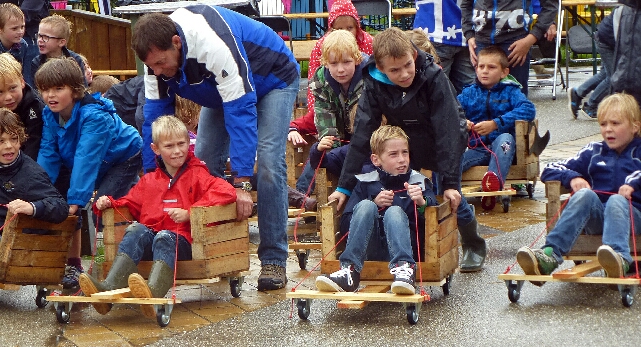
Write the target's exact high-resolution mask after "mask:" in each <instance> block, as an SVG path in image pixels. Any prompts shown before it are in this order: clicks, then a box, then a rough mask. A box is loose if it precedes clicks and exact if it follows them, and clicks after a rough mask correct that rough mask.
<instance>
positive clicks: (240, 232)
mask: <svg viewBox="0 0 641 347" xmlns="http://www.w3.org/2000/svg"><path fill="white" fill-rule="evenodd" d="M194 231H197V230H196V229H194V227H193V225H192V234H191V235H192V238H193V239H194V242H199V243H202V244H211V243H218V242H223V241H228V240H234V239H239V238H243V237H248V236H249V226H248V224H247V221H246V220H243V221H240V222H235V221H234V222H229V223H223V224H218V225H214V226H211V227H202V228H200V229H199V230H198V232H197V233H195V232H194Z"/></svg>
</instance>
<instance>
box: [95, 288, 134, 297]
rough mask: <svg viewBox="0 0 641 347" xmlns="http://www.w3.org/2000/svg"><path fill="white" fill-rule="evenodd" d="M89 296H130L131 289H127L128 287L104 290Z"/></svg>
mask: <svg viewBox="0 0 641 347" xmlns="http://www.w3.org/2000/svg"><path fill="white" fill-rule="evenodd" d="M91 297H92V298H94V299H99V300H114V299H122V298H130V297H131V290H130V289H129V287H126V288H120V289H114V290H109V291H106V292H100V293H94V294H91Z"/></svg>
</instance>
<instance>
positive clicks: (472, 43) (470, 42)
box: [467, 37, 478, 68]
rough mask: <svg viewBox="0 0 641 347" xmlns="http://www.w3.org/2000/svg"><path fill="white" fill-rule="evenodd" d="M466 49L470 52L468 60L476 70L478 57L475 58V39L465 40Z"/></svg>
mask: <svg viewBox="0 0 641 347" xmlns="http://www.w3.org/2000/svg"><path fill="white" fill-rule="evenodd" d="M467 49H469V50H470V60H471V61H472V66H474V67H475V68H476V63H477V61H478V57H477V56H476V39H475V38H473V37H472V38H471V39H469V40H467Z"/></svg>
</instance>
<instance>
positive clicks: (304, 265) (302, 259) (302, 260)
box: [296, 252, 308, 270]
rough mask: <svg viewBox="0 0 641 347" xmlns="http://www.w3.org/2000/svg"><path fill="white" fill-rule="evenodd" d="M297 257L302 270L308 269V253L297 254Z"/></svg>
mask: <svg viewBox="0 0 641 347" xmlns="http://www.w3.org/2000/svg"><path fill="white" fill-rule="evenodd" d="M296 256H297V257H298V266H299V267H300V269H301V270H305V269H307V258H308V256H307V252H299V253H296Z"/></svg>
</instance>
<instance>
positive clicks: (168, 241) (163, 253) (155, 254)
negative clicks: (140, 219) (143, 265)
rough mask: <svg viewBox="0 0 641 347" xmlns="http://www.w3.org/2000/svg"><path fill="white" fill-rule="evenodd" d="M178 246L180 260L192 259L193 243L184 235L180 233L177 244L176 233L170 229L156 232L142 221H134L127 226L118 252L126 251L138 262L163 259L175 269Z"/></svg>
mask: <svg viewBox="0 0 641 347" xmlns="http://www.w3.org/2000/svg"><path fill="white" fill-rule="evenodd" d="M176 247H178V260H190V259H191V244H190V243H189V242H188V241H187V239H186V238H185V237H184V236H182V235H178V246H176V233H174V232H172V231H169V230H161V231H159V232H158V233H155V232H154V231H153V230H151V229H149V228H147V227H146V226H144V225H142V224H140V223H134V224H132V225H130V226H128V227H127V230H126V232H125V236H124V237H123V238H122V241H121V242H120V245H118V253H125V254H126V255H128V256H129V257H130V258H131V260H133V261H134V262H135V263H136V264H138V263H139V262H140V261H141V260H154V261H156V260H162V261H164V262H165V263H167V265H169V267H170V268H171V269H172V270H173V269H174V265H175V263H176Z"/></svg>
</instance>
